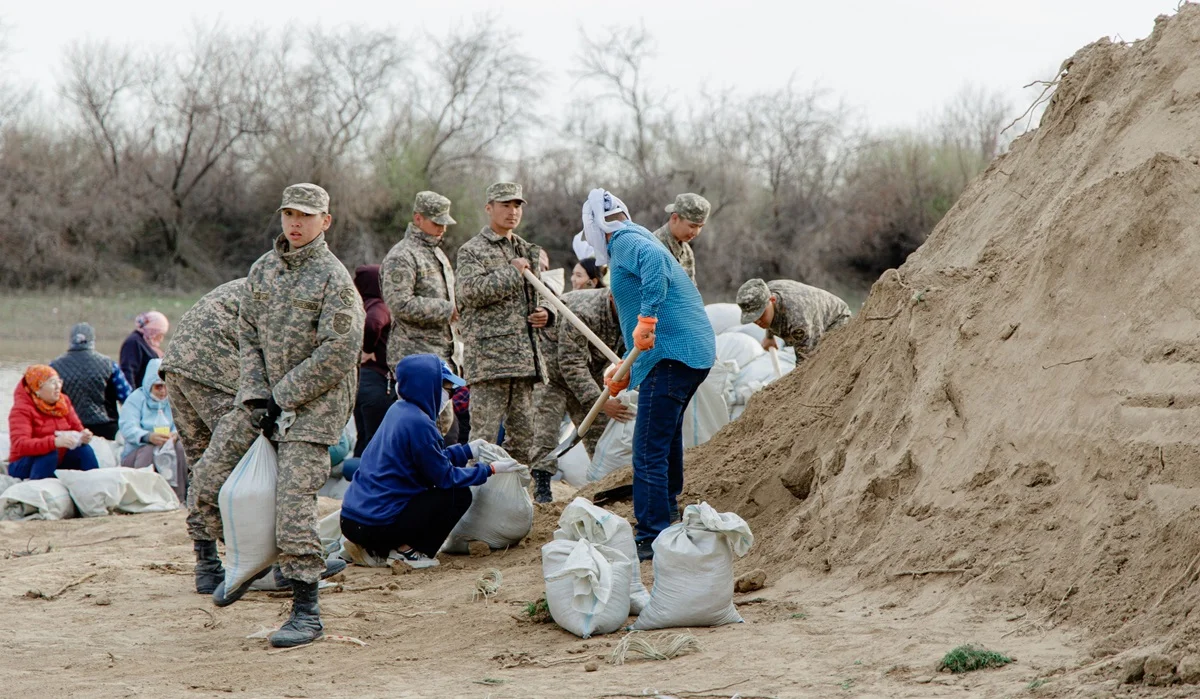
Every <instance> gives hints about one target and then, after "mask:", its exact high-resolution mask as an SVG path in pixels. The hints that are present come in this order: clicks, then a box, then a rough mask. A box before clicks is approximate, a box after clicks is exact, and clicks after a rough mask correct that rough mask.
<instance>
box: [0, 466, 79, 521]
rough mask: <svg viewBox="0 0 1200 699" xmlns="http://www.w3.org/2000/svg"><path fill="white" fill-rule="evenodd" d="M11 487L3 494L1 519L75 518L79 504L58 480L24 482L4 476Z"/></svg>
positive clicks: (1, 497) (0, 495)
mask: <svg viewBox="0 0 1200 699" xmlns="http://www.w3.org/2000/svg"><path fill="white" fill-rule="evenodd" d="M4 479H5V482H6V484H8V487H7V488H5V489H4V491H3V492H2V493H0V519H6V520H23V519H68V518H70V517H74V516H75V503H74V502H72V501H71V494H70V493H69V492H67V486H65V485H63V484H62V483H60V482H59V481H58V479H55V478H43V479H41V480H36V481H20V480H17V479H16V478H13V477H12V476H4Z"/></svg>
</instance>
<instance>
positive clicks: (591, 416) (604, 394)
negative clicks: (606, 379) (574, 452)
mask: <svg viewBox="0 0 1200 699" xmlns="http://www.w3.org/2000/svg"><path fill="white" fill-rule="evenodd" d="M641 353H642V351H641V350H640V349H638V348H636V347H634V348H633V349H632V350H630V352H629V355H628V356H626V357H625V360H624V361H622V362H621V365H620V366H618V367H617V373H615V374H613V378H614V379H616V380H618V381H620V380H621V379H623V378H625V377H626V376H629V369H630V368H631V367H632V366H633V362H634V361H635V360H636V359H637V358H638V355H639V354H641ZM609 398H612V389H610V388H609V387H608V386H605V387H604V390H603V391H601V392H600V397H599V398H597V399H596V402H595V404H593V405H592V409H591V410H589V411H588V414H587V417H585V418H583V422H581V423H579V428H578V429H577V430H576V433H577V434H578V435H579V436H580V437H582V436H583V434H584V433H585V432H587V431H588V430H589V429H591V427H592V423H593V422H595V421H596V418H597V417H598V416H599V415H600V411H601V410H603V409H604V404H605V403H607V402H608V399H609Z"/></svg>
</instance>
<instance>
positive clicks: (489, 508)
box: [442, 444, 533, 553]
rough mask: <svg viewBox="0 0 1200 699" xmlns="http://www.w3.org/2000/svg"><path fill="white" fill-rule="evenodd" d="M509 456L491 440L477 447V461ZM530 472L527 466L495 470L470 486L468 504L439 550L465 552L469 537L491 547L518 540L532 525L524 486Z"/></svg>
mask: <svg viewBox="0 0 1200 699" xmlns="http://www.w3.org/2000/svg"><path fill="white" fill-rule="evenodd" d="M501 458H509V457H508V452H506V451H504V450H503V449H502V448H500V447H498V446H496V445H494V444H484V445H483V446H482V447H480V461H482V462H483V463H491V462H492V461H496V460H499V459H501ZM531 478H532V476H531V475H530V473H529V469H528V468H522V469H521V470H519V471H513V472H512V473H497V474H495V475H494V476H492V477H491V478H488V479H487V482H486V483H484V484H483V485H473V486H471V496H472V500H471V507H470V508H468V509H467V512H466V514H464V515H463V517H462V519H460V520H458V524H456V525H455V526H454V529H453V530H452V531H451V532H450V536H448V537H446V543H445V544H443V545H442V550H443V551H445V552H447V553H467V545H468V544H469V543H470V542H472V541H482V542H484V543H486V544H487V545H488V547H490V548H493V549H503V548H508V547H509V546H516V545H517V544H519V543H521V540H522V539H524V538H525V537H526V536H528V534H529V530H530V529H533V500H532V499H530V497H529V491H528V490H527V489H526V488H527V486H528V485H529V481H530V479H531Z"/></svg>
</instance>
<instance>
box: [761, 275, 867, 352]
mask: <svg viewBox="0 0 1200 699" xmlns="http://www.w3.org/2000/svg"><path fill="white" fill-rule="evenodd" d="M767 288H768V289H770V290H771V294H772V295H773V296H775V317H774V318H773V319H772V320H771V332H773V333H775V334H776V335H778V336H779V337H782V338H783V341H784V342H786V343H788V344H789V345H791V346H792V347H795V348H796V351H798V352H805V353H807V352H811V351H813V349H815V348H816V346H817V343H818V342H820V340H821V336H822V335H824V334H825V333H826V332H828V331H830V330H832V329H834V328H836V327H838V326H839V325H844V324H845V323H846V321H848V320H849V319H850V306H848V305H846V302H845V301H843V300H841V299H840V298H838V297H837V296H834V295H833V294H831V293H829V292H828V291H825V290H824V289H818V288H817V287H815V286H808V285H807V284H801V283H800V282H794V281H791V280H790V279H776V280H775V281H772V282H767Z"/></svg>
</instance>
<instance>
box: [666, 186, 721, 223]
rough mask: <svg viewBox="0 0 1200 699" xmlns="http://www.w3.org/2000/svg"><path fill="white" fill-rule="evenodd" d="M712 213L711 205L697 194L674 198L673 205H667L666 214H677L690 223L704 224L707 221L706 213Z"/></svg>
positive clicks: (681, 195)
mask: <svg viewBox="0 0 1200 699" xmlns="http://www.w3.org/2000/svg"><path fill="white" fill-rule="evenodd" d="M710 211H712V205H711V204H709V203H708V200H707V199H705V198H704V197H702V196H700V195H699V194H692V193H690V192H689V193H688V194H680V195H679V196H677V197H675V203H674V204H667V208H666V212H667V213H668V214H679V215H680V216H681V217H683V218H686V219H687V220H689V221H691V222H692V223H704V222H705V221H707V220H708V212H710Z"/></svg>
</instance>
